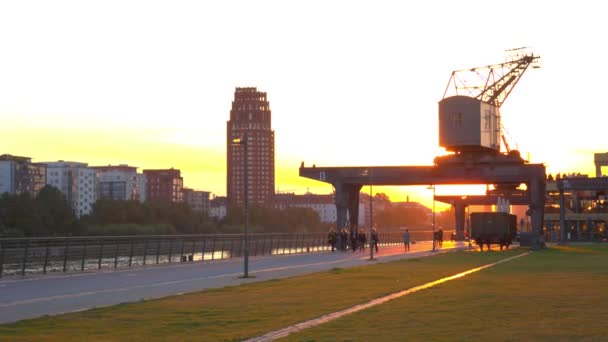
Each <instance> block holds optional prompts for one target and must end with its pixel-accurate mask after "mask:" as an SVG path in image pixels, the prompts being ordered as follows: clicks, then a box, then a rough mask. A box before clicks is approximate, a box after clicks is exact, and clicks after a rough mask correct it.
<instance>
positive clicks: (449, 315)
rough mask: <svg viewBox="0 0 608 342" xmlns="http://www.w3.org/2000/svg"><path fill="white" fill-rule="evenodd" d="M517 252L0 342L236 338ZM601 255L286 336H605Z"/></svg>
mask: <svg viewBox="0 0 608 342" xmlns="http://www.w3.org/2000/svg"><path fill="white" fill-rule="evenodd" d="M521 252H522V250H512V251H506V252H485V253H479V252H461V253H452V254H447V255H438V256H434V257H429V258H421V259H412V260H403V261H398V262H393V263H386V264H377V265H369V266H364V267H357V268H352V269H335V270H333V271H330V272H323V273H317V274H312V275H306V276H300V277H294V278H290V279H282V280H275V281H268V282H261V283H254V284H248V285H244V286H238V287H227V288H222V289H216V290H209V291H204V292H200V293H194V294H187V295H182V296H175V297H170V298H165V299H161V300H152V301H147V302H140V303H134V304H124V305H118V306H114V307H108V308H100V309H95V310H89V311H86V312H79V313H72V314H67V315H61V316H56V317H44V318H40V319H35V320H27V321H22V322H18V323H14V324H8V325H1V326H0V340H10V341H13V340H14V341H20V340H36V341H69V340H72V341H81V340H87V341H88V340H104V341H107V340H129V341H134V340H141V341H143V340H145V341H152V340H192V341H223V340H241V339H244V338H247V337H253V336H257V335H261V334H263V333H266V332H268V331H271V330H275V329H279V328H283V327H285V326H288V325H290V324H294V323H297V322H300V321H303V320H307V319H310V318H314V317H318V316H321V315H324V314H327V313H330V312H334V311H338V310H341V309H344V308H347V307H350V306H353V305H355V304H359V303H362V302H366V301H368V300H371V299H374V298H377V297H380V296H382V295H385V294H388V293H392V292H397V291H400V290H403V289H407V288H410V287H413V286H416V285H420V284H423V283H426V282H428V281H432V280H436V279H438V278H442V277H445V276H449V275H453V274H456V273H458V272H461V271H464V270H468V269H470V268H473V267H475V266H480V265H484V264H487V263H490V262H493V261H497V260H500V259H504V258H506V257H508V256H512V255H516V254H519V253H521ZM607 258H608V248H583V249H581V248H578V247H576V248H574V247H572V248H569V249H551V250H546V251H542V252H537V253H533V254H532V255H529V256H526V257H523V258H519V259H517V260H513V261H510V262H507V263H503V264H500V265H498V266H496V267H495V268H492V269H488V270H484V271H481V272H479V273H476V274H473V275H470V276H468V277H466V278H463V279H458V280H454V281H451V282H448V283H445V284H443V285H440V286H438V287H436V288H433V289H430V290H424V291H421V292H418V293H415V294H412V295H408V296H405V297H403V298H401V299H397V300H395V301H393V302H390V303H387V304H384V305H382V306H379V307H376V308H372V309H369V310H365V311H363V312H360V313H358V314H355V315H352V316H348V317H345V318H343V319H340V320H337V321H335V322H331V323H328V324H326V325H322V326H319V327H317V328H313V329H310V330H307V331H304V332H302V333H300V334H298V335H295V336H293V337H290V338H289V339H290V340H297V341H300V340H306V341H309V340H310V341H311V340H322V341H325V340H332V341H334V340H404V339H408V340H409V339H423V338H424V339H428V338H429V337H432V338H436V339H462V340H470V339H484V340H486V339H492V340H495V339H512V340H521V339H524V340H526V339H529V337H533V338H540V339H543V338H547V339H554V337H555V336H557V338H558V339H560V338H561V339H571V338H580V337H591V338H601V337H606V335H602V334H603V331H605V329H604V328H603V324H604V322H603V321H604V319H602V318H601V317H602V315H603V316H604V317H606V313H608V309H606V308H608V306H607V305H603V302H604V301H605V300H606V299H608V295H606V294H603V293H602V292H604V293H605V292H606V291H605V290H604V289H606V288H607V287H606V285H608V273H607V271H606V269H607V268H606V266H605V263H606V261H608V259H607ZM528 333H532V334H533V335H527V334H528Z"/></svg>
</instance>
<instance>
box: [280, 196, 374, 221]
mask: <svg viewBox="0 0 608 342" xmlns="http://www.w3.org/2000/svg"><path fill="white" fill-rule="evenodd" d="M274 200H275V201H274V207H275V208H278V209H285V208H288V207H297V208H310V209H312V210H314V211H315V212H316V213H317V214H318V215H319V218H320V219H321V222H323V223H333V222H336V221H337V218H338V210H337V208H336V200H335V197H334V195H332V194H329V195H317V194H311V193H307V194H304V195H296V194H293V193H283V194H275V198H274ZM365 215H366V211H365V204H364V203H362V202H359V213H358V216H359V226H362V225H363V222H365V220H366V216H365Z"/></svg>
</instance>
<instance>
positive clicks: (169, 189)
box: [143, 168, 184, 202]
mask: <svg viewBox="0 0 608 342" xmlns="http://www.w3.org/2000/svg"><path fill="white" fill-rule="evenodd" d="M143 173H144V175H145V176H146V181H147V186H146V195H147V196H148V201H160V202H183V200H184V199H183V188H184V179H183V178H182V177H181V172H180V170H176V169H173V168H171V169H165V170H144V171H143Z"/></svg>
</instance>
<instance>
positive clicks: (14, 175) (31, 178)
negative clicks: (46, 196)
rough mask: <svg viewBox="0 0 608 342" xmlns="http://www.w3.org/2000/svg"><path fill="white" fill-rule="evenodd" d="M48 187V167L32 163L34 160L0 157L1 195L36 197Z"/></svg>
mask: <svg viewBox="0 0 608 342" xmlns="http://www.w3.org/2000/svg"><path fill="white" fill-rule="evenodd" d="M45 185H46V165H45V164H44V163H32V158H29V157H18V156H13V155H10V154H3V155H0V194H2V193H9V194H17V195H18V194H24V193H28V194H30V195H31V196H36V195H37V194H38V192H39V191H40V189H42V188H43V187H44V186H45Z"/></svg>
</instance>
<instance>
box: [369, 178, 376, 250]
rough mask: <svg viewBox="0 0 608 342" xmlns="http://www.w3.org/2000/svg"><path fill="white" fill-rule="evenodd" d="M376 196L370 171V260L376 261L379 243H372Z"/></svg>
mask: <svg viewBox="0 0 608 342" xmlns="http://www.w3.org/2000/svg"><path fill="white" fill-rule="evenodd" d="M373 203H374V196H373V195H372V171H371V169H370V171H369V242H370V244H369V260H370V261H371V260H374V246H375V244H376V243H377V242H376V243H373V244H372V243H371V242H372V233H373V232H374V231H373V229H374V228H373V227H374V206H373Z"/></svg>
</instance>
